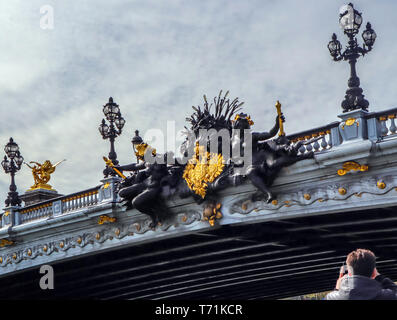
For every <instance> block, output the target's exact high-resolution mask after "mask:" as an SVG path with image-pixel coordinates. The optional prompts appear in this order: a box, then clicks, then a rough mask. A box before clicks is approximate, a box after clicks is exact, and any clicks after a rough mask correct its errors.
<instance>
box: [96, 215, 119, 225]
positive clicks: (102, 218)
mask: <svg viewBox="0 0 397 320" xmlns="http://www.w3.org/2000/svg"><path fill="white" fill-rule="evenodd" d="M115 221H116V218H111V217H109V216H107V215H103V216H100V217H99V219H98V224H104V223H105V222H110V223H112V222H115Z"/></svg>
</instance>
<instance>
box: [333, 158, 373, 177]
mask: <svg viewBox="0 0 397 320" xmlns="http://www.w3.org/2000/svg"><path fill="white" fill-rule="evenodd" d="M352 170H353V171H368V166H367V165H364V164H363V165H360V164H359V163H357V162H355V161H348V162H345V163H344V164H343V166H342V169H339V170H338V175H340V176H344V175H345V174H346V173H348V172H349V171H352Z"/></svg>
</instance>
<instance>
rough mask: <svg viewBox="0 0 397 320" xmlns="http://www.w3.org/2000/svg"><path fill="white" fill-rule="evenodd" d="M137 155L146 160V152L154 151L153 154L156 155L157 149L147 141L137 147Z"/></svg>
mask: <svg viewBox="0 0 397 320" xmlns="http://www.w3.org/2000/svg"><path fill="white" fill-rule="evenodd" d="M135 149H136V151H135V156H136V157H137V159H138V160H144V159H145V153H146V152H150V151H151V152H152V155H153V156H155V155H156V149H154V148H152V147H151V146H149V145H148V144H147V143H140V144H138V145H137V146H136V147H135Z"/></svg>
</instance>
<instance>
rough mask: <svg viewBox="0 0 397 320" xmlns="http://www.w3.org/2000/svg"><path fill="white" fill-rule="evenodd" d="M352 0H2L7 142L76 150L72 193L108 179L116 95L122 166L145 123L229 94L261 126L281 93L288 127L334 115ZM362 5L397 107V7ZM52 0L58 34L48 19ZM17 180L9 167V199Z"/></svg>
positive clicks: (67, 187) (375, 98) (56, 156)
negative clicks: (345, 17)
mask: <svg viewBox="0 0 397 320" xmlns="http://www.w3.org/2000/svg"><path fill="white" fill-rule="evenodd" d="M344 3H345V2H343V1H338V0H327V1H326V0H322V1H318V0H313V1H311V0H291V1H287V0H285V1H284V0H278V1H275V0H244V1H243V0H241V1H239V0H201V1H193V0H186V1H178V0H167V1H166V0H135V1H127V0H112V1H109V0H87V1H78V0H56V1H51V0H30V1H26V0H12V1H11V0H8V1H1V2H0V50H1V55H0V72H1V77H0V101H1V103H0V110H1V124H2V125H1V126H0V142H1V145H5V144H6V143H7V141H8V139H9V137H10V136H12V137H13V138H14V140H15V141H16V142H17V143H18V144H19V146H20V150H21V153H22V155H23V157H24V158H25V161H32V160H35V161H40V162H42V161H44V160H46V159H49V160H51V161H52V162H56V161H58V160H61V159H67V161H66V162H65V163H62V164H61V165H60V166H59V167H58V168H57V170H56V172H55V173H54V175H53V177H52V179H51V181H50V184H51V185H53V186H54V187H55V188H56V189H57V190H58V191H59V192H60V193H63V194H67V193H72V192H76V191H79V190H83V189H86V188H89V187H92V186H95V185H97V184H99V183H100V180H101V178H102V170H103V168H104V162H103V160H102V156H104V155H107V154H108V152H109V142H108V141H105V140H103V139H102V138H101V136H100V135H99V132H98V129H97V128H98V125H99V123H100V121H101V120H102V118H103V113H102V106H103V105H104V104H105V103H106V102H107V100H108V98H109V97H110V96H112V97H113V98H114V100H115V102H117V103H118V104H119V105H120V108H121V112H122V114H123V116H124V118H125V119H126V125H125V127H124V131H123V134H122V135H121V137H119V138H118V139H117V140H116V151H117V154H118V159H119V161H120V163H121V164H126V163H130V162H132V161H135V158H134V156H133V153H132V148H131V143H130V140H131V138H132V136H133V134H134V130H135V129H139V130H140V131H141V133H142V136H143V135H144V133H145V132H146V131H147V130H149V129H151V128H159V129H162V130H165V128H166V124H167V121H170V120H173V121H175V122H176V127H177V129H182V128H183V126H184V125H185V123H184V121H185V120H184V119H185V117H186V116H189V115H190V113H191V106H192V105H202V95H203V94H206V95H207V97H213V96H215V95H217V94H218V92H219V90H221V89H223V90H230V97H232V98H234V97H239V98H240V100H241V101H244V102H245V105H244V108H245V112H247V113H249V114H250V115H251V118H253V120H254V121H255V125H254V129H255V130H258V131H261V130H268V129H270V128H271V126H272V125H273V121H274V117H275V112H276V111H275V108H274V104H275V102H276V100H280V102H281V103H282V108H283V112H284V114H285V116H286V123H285V129H286V131H287V133H294V132H298V131H301V130H305V129H309V128H312V127H316V126H321V125H324V124H327V123H330V122H332V121H335V120H337V119H338V118H337V115H338V114H339V113H340V112H341V107H340V102H341V101H342V100H343V97H344V93H345V90H346V88H347V79H348V73H349V69H348V64H347V63H346V62H339V63H335V62H333V61H332V59H331V57H330V56H329V52H328V49H327V47H326V45H327V43H328V41H329V40H330V37H331V35H332V33H333V32H335V33H337V35H338V37H339V39H340V41H341V42H342V44H343V45H344V44H345V43H346V39H345V37H344V36H343V33H342V31H341V30H340V28H339V25H338V13H339V8H340V6H342V5H343V4H344ZM354 4H355V7H356V8H357V9H359V10H360V11H361V12H363V19H364V24H365V23H366V22H367V21H370V22H371V23H372V26H373V28H374V29H375V31H376V33H377V35H378V38H377V40H376V43H375V47H374V50H373V51H372V52H371V53H370V54H368V55H367V56H365V57H364V58H361V59H360V61H359V63H358V65H357V69H358V74H359V77H360V79H361V86H362V88H363V89H364V94H365V95H366V98H367V99H368V100H369V102H370V110H371V111H379V110H384V109H388V108H392V107H395V106H396V101H395V93H396V87H397V64H396V63H395V59H396V57H397V42H396V41H395V40H396V35H397V2H396V1H394V0H381V1H373V0H356V1H355V2H354ZM46 5H49V6H51V7H52V8H53V12H54V25H53V29H43V28H41V27H40V21H41V20H42V19H43V16H44V15H45V13H42V14H41V13H40V8H41V7H43V6H46ZM42 22H43V20H42ZM360 41H361V39H360ZM154 147H157V148H159V149H160V150H161V146H159V145H154ZM1 148H3V147H1ZM0 150H2V149H0ZM2 152H3V151H2ZM9 179H10V178H9V176H7V175H6V174H5V173H2V174H0V194H1V197H0V198H1V199H0V201H1V202H3V201H4V199H5V198H6V196H7V192H8V186H9ZM16 182H17V186H18V191H19V192H20V193H24V192H25V191H26V190H27V189H28V188H29V187H30V185H32V184H33V178H32V177H31V172H30V170H29V169H28V168H27V167H23V168H22V169H21V171H19V172H18V173H17V176H16Z"/></svg>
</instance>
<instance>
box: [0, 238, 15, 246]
mask: <svg viewBox="0 0 397 320" xmlns="http://www.w3.org/2000/svg"><path fill="white" fill-rule="evenodd" d="M13 243H14V242H13V241H11V240H8V239H1V240H0V247H5V246H10V245H12V244H13Z"/></svg>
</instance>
